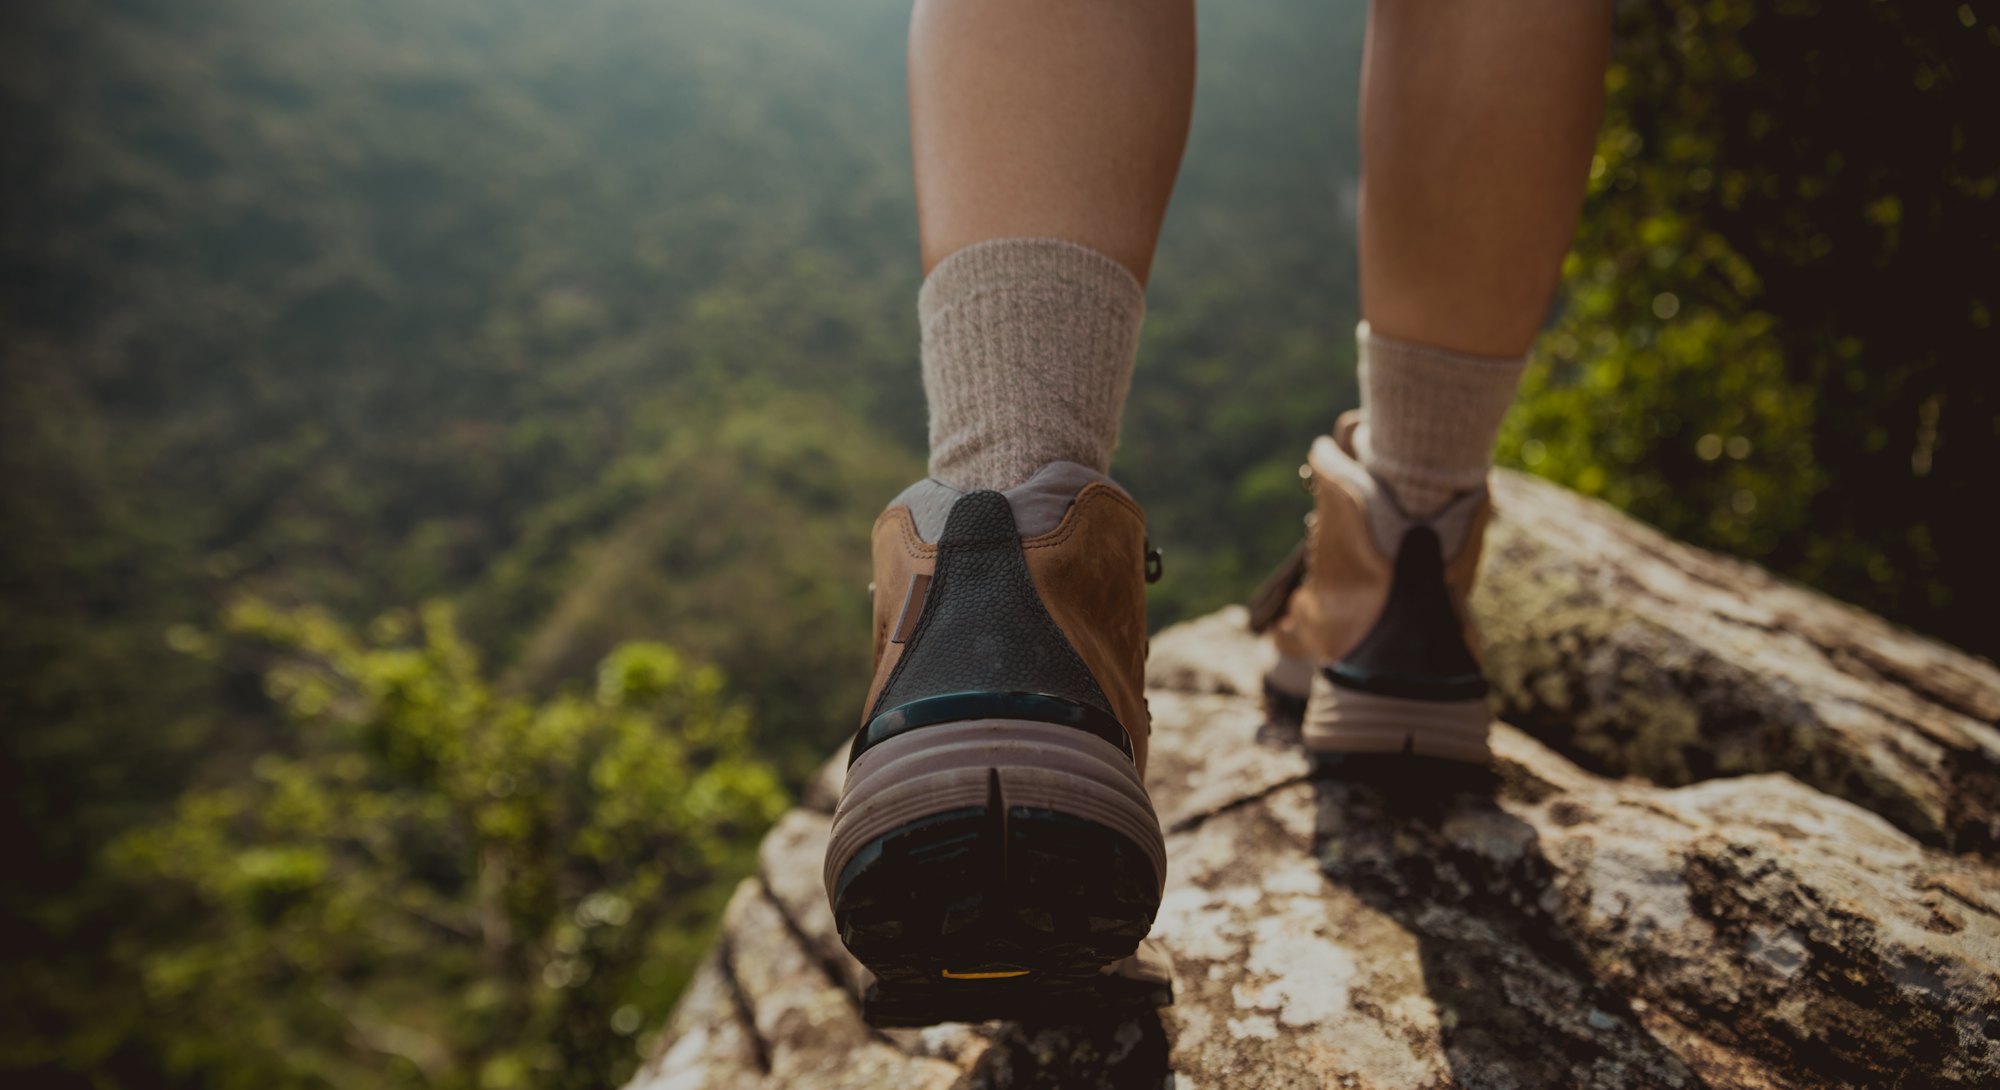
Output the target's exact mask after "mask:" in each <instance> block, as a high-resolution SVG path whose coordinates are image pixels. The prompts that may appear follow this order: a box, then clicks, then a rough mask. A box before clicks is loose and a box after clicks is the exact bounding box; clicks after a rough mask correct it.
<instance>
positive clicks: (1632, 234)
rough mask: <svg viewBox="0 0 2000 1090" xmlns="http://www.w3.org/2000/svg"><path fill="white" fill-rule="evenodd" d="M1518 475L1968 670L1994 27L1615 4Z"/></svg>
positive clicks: (1513, 453) (1993, 302)
mask: <svg viewBox="0 0 2000 1090" xmlns="http://www.w3.org/2000/svg"><path fill="white" fill-rule="evenodd" d="M1609 81H1610V87H1611V91H1612V94H1611V107H1610V116H1609V117H1608V119H1607V122H1606V125H1605V127H1604V131H1603V134H1602V137H1601V141H1600V145H1599V149H1598V154H1597V156H1596V159H1595V161H1594V163H1593V164H1592V168H1591V172H1592V197H1591V202H1590V206H1589V209H1588V210H1587V212H1586V214H1585V217H1584V222H1583V227H1582V231H1581V233H1580V236H1579V238H1578V240H1577V244H1576V247H1575V250H1574V252H1573V253H1572V254H1571V256H1570V258H1569V264H1568V269H1567V272H1568V276H1567V278H1566V292H1565V300H1564V307H1563V310H1562V312H1561V315H1560V318H1559V320H1558V322H1557V324H1556V326H1555V329H1554V330H1553V331H1552V334H1551V335H1550V336H1548V337H1545V338H1544V340H1543V342H1542V349H1541V352H1540V355H1539V358H1538V361H1537V367H1536V369H1535V371H1534V372H1533V373H1532V374H1531V375H1530V376H1529V378H1528V379H1527V382H1526V384H1525V389H1524V396H1523V397H1522V400H1521V405H1520V407H1519V409H1517V410H1516V412H1515V414H1514V416H1513V417H1512V420H1511V422H1510V428H1509V433H1508V435H1507V437H1506V441H1505V442H1504V444H1503V450H1504V452H1505V454H1506V455H1507V456H1508V457H1510V458H1512V459H1513V460H1515V461H1516V462H1517V464H1520V465H1523V466H1526V467H1527V468H1529V469H1531V470H1534V471H1535V472H1538V473H1541V474H1544V475H1547V476H1551V477H1554V478H1555V479H1557V480H1560V481H1562V482H1563V483H1565V484H1568V485H1570V486H1572V487H1575V488H1578V489H1581V490H1583V491H1585V492H1589V493H1593V494H1597V495H1602V496H1604V497H1606V498H1607V499H1610V500H1611V501H1612V502H1613V503H1616V504H1617V505H1619V506H1620V507H1623V508H1625V509H1626V510H1628V511H1630V512H1632V513H1633V514H1636V515H1638V516H1640V517H1642V518H1645V519H1647V520H1649V521H1651V522H1654V523H1656V524H1658V525H1660V526H1662V527H1663V528H1665V529H1666V530H1668V531H1669V532H1671V533H1674V534H1676V535H1678V536H1681V537H1685V538H1687V539H1689V540H1692V541H1695V542H1697V543H1700V544H1704V545H1709V546H1712V547H1717V548H1721V549H1725V550H1729V551H1732V552H1737V553H1741V554H1744V555H1747V556H1751V557H1754V558H1756V559H1758V560H1760V561H1762V562H1763V563H1765V564H1767V565H1769V566H1771V567H1773V568H1775V569H1777V570H1778V571H1780V572H1783V573H1785V574H1788V575H1791V576H1793V577H1795V578H1798V579H1801V580H1803V581H1805V582H1808V583H1812V584H1815V585H1817V586H1821V587H1824V588H1826V589H1828V590H1830V591H1832V592H1833V593H1835V594H1838V595H1840V596H1842V597H1845V598H1848V599H1850V600H1852V601H1856V602H1858V603H1860V604H1862V605H1864V606H1867V607H1869V608H1871V609H1873V610H1876V611H1878V612H1881V613H1883V614H1885V615H1887V616H1890V617H1893V618H1896V619H1899V620H1903V621H1906V622H1908V623H1911V624H1914V625H1917V626H1918V627H1920V628H1924V629H1927V630H1929V631H1932V632H1935V633H1937V634H1939V635H1941V636H1943V637H1945V638H1946V639H1949V640H1952V641H1955V642H1958V643H1961V644H1963V645H1965V646H1967V647H1969V648H1972V649H1974V650H1977V651H1982V652H1984V653H1986V654H1989V655H1990V654H1994V653H1996V652H2000V641H1996V640H1995V637H1994V635H1993V630H1992V626H1991V625H1989V624H1987V623H1986V622H1985V620H1984V618H1985V616H1986V615H1988V614H1989V613H1990V612H1991V610H1992V608H1993V607H1994V606H1996V605H2000V581H1996V580H1995V578H1994V575H1993V570H1992V563H1991V557H1990V553H1991V550H1990V549H1989V548H1988V547H1987V545H1986V540H1987V538H1988V536H1989V535H1988V533H1987V531H1986V530H1985V528H1984V524H1985V518H1986V513H1985V506H1986V505H1985V503H1984V502H1983V501H1984V499H1985V497H1986V496H1987V495H1988V494H1990V492H1991V484H1990V482H1989V481H1988V480H1987V477H1988V475H1989V474H1990V471H1991V467H1993V466H1995V465H2000V330H1996V328H1995V326H1994V309H1995V308H1996V306H2000V112H1996V111H1995V110H1994V109H1993V108H1992V104H1993V103H1994V102H2000V10H1996V9H1995V6H1994V5H1992V4H1990V3H1968V4H1961V5H1951V4H1895V3H1863V4H1827V3H1818V2H1809V0H1776V2H1767V3H1759V4H1723V3H1715V2H1705V0H1646V2H1643V3H1634V4H1630V5H1627V6H1626V7H1625V8H1624V9H1623V14H1622V17H1621V19H1620V21H1619V35H1618V49H1617V57H1616V61H1615V63H1614V65H1613V67H1612V69H1611V71H1610V73H1609Z"/></svg>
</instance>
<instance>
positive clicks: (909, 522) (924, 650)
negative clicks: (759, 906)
mask: <svg viewBox="0 0 2000 1090" xmlns="http://www.w3.org/2000/svg"><path fill="white" fill-rule="evenodd" d="M874 551H875V584H874V599H875V607H874V611H875V682H874V685H873V687H872V688H871V690H870V692H869V696H868V703H867V705H866V711H865V713H864V715H863V717H862V725H861V730H860V733H859V734H858V735H857V736H856V737H855V740H854V746H853V749H852V751H851V753H850V754H849V758H848V771H847V781H846V785H845V787H844V788H843V790H842V793H841V798H840V805H839V807H838V809H837V810H836V811H835V813H834V818H833V831H832V837H831V841H830V843H829V845H828V848H827V856H826V874H825V877H826V888H827V894H828V897H829V898H830V899H831V901H832V904H833V913H834V919H835V922H836V923H837V925H838V926H839V929H840V936H841V941H843V942H844V943H846V944H847V948H848V949H849V950H850V951H852V952H853V954H854V956H855V957H856V958H857V959H859V960H860V961H861V963H862V964H864V965H866V966H867V967H868V968H869V969H870V970H871V971H873V972H874V974H875V976H876V978H877V986H876V989H875V990H874V991H873V992H871V994H870V995H869V996H868V997H867V1002H866V1004H865V1006H866V1007H867V1008H868V1009H867V1010H866V1012H865V1013H867V1014H868V1016H869V1018H870V1020H871V1021H874V1022H876V1023H877V1024H925V1023H930V1022H938V1021H974V1020H983V1019H987V1018H1018V1017H1033V1016H1036V1015H1043V1016H1047V1015H1052V1014H1059V1013H1060V1012H1061V1010H1062V1007H1063V1004H1064V1003H1065V1002H1066V1001H1073V1002H1075V1003H1078V1004H1081V1005H1090V1006H1097V1005H1101V1004H1102V1002H1103V1001H1104V1000H1103V995H1104V994H1105V992H1104V988H1103V986H1102V983H1103V981H1104V980H1106V979H1108V978H1109V976H1110V975H1111V974H1106V973H1104V972H1103V970H1105V969H1106V967H1107V966H1111V965H1112V964H1113V963H1115V962H1118V961H1119V960H1120V959H1123V958H1126V957H1127V956H1128V955H1130V954H1132V952H1133V951H1134V949H1135V948H1136V947H1137V946H1138V944H1139V942H1140V940H1141V939H1143V938H1144V937H1145V936H1146V933H1147V931H1148V930H1149V929H1150V928H1151V926H1152V921H1153V914H1154V912H1155V911H1156V910H1157V909H1158V907H1159V903H1160V893H1161V890H1162V888H1163V886H1164V883H1165V879H1166V846H1165V841H1164V839H1163V838H1162V836H1161V833H1160V824H1159V819H1158V818H1157V817H1156V816H1155V814H1154V812H1153V807H1152V803H1151V802H1150V800H1149V799H1148V798H1147V795H1146V789H1145V786H1144V779H1143V774H1144V769H1145V764H1146V739H1147V734H1148V729H1149V726H1150V721H1149V719H1148V717H1147V712H1146V699H1145V691H1144V686H1145V657H1146V598H1145V583H1146V581H1147V577H1148V574H1149V570H1151V569H1152V567H1153V560H1154V559H1155V558H1152V557H1151V554H1150V550H1149V549H1148V547H1147V544H1146V530H1145V516H1144V514H1143V513H1142V512H1141V511H1140V509H1139V505H1138V504H1137V503H1136V502H1134V501H1133V500H1132V498H1131V497H1130V496H1128V495H1127V494H1126V493H1125V491H1124V490H1123V489H1121V488H1119V487H1118V486H1117V485H1116V484H1114V483H1112V482H1111V480H1110V478H1108V477H1105V476H1104V475H1103V474H1100V473H1096V472H1094V471H1092V470H1090V469H1087V468H1086V467H1083V466H1080V465H1076V464H1074V463H1070V462H1056V463H1053V464H1051V465H1048V466H1045V467H1044V468H1043V469H1042V470H1041V471H1040V472H1038V473H1036V474H1035V476H1034V477H1033V478H1031V479H1029V480H1028V481H1027V482H1025V483H1023V484H1021V485H1019V486H1017V487H1015V488H1012V489H1009V490H1008V491H1006V492H1004V493H1003V492H993V491H978V492H959V491H958V490H956V489H953V488H951V487H949V486H947V485H944V484H942V483H940V482H938V481H936V480H925V481H920V482H918V483H917V484H915V485H913V486H911V487H910V488H909V489H907V490H905V491H904V493H903V494H902V495H901V496H898V497H897V498H896V500H895V501H893V502H892V503H891V504H890V505H889V508H888V510H886V511H885V512H883V514H882V517H881V518H880V519H878V520H877V521H876V523H875V530H874Z"/></svg>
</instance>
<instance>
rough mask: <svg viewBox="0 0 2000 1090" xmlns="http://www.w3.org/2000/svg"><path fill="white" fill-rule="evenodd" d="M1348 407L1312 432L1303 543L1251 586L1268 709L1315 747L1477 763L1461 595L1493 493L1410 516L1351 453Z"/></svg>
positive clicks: (1475, 704)
mask: <svg viewBox="0 0 2000 1090" xmlns="http://www.w3.org/2000/svg"><path fill="white" fill-rule="evenodd" d="M1357 423H1359V414H1358V413H1352V412H1350V413H1347V414H1345V415H1344V416H1342V417H1341V419H1340V422H1339V423H1338V424H1337V425H1336V426H1335V428H1334V434H1333V435H1331V436H1321V437H1320V438H1319V439H1318V440H1317V441H1316V442H1314V443H1313V447H1312V453H1311V455H1310V457H1309V458H1308V461H1307V465H1306V470H1305V471H1306V472H1309V473H1310V477H1311V481H1312V492H1313V507H1314V511H1313V517H1312V519H1311V521H1310V522H1309V523H1308V525H1309V530H1308V532H1307V535H1306V540H1305V541H1304V542H1303V543H1302V544H1301V545H1300V547H1299V548H1298V549H1297V550H1295V551H1294V552H1293V554H1292V556H1291V558H1290V559H1288V560H1287V561H1286V563H1285V565H1284V566H1283V567H1281V568H1280V569H1279V571H1278V572H1277V573H1276V574H1275V575H1273V576H1272V578H1271V579H1270V580H1269V581H1267V582H1266V583H1265V585H1264V588H1263V590H1261V591H1260V592H1259V593H1258V597H1257V600H1256V602H1255V603H1254V604H1253V606H1252V608H1251V628H1252V629H1253V630H1254V631H1257V632H1269V633H1270V634H1271V639H1272V642H1273V643H1275V644H1276V645H1277V649H1278V664H1277V665H1276V666H1274V667H1273V668H1272V669H1271V671H1270V672H1269V673H1268V674H1267V675H1266V676H1265V679H1264V686H1265V694H1266V697H1267V699H1268V700H1269V702H1270V704H1271V708H1272V711H1273V713H1274V714H1277V715H1281V716H1282V715H1286V714H1288V713H1289V714H1290V715H1294V716H1298V717H1300V718H1301V719H1302V723H1303V733H1304V736H1305V744H1306V748H1307V749H1309V750H1311V751H1312V752H1313V753H1314V754H1316V755H1322V756H1338V755H1345V754H1358V753H1411V754H1415V755H1418V756H1428V757H1445V758H1450V759H1453V760H1459V761H1472V762H1484V761H1485V760H1486V758H1487V755H1488V749H1487V741H1486V734H1487V726H1488V724H1489V722H1490V716H1489V714H1488V712H1487V707H1486V679H1485V677H1484V676H1483V675H1482V674H1481V673H1480V667H1479V657H1478V655H1479V633H1478V630H1477V629H1476V627H1475V626H1474V623H1473V620H1472V616H1471V613H1470V612H1469V611H1468V610H1467V608H1466V597H1467V595H1469V594H1470V593H1471V590H1472V583H1473V579H1474V577H1475V575H1476V574H1477V572H1478V568H1479V550H1480V545H1481V542H1482V540H1483V538H1484V535H1485V530H1486V520H1487V517H1488V515H1489V514H1490V512H1491V510H1492V503H1491V501H1490V500H1489V498H1488V496H1487V491H1486V489H1484V488H1481V489H1478V490H1477V491H1474V492H1468V493H1466V494H1464V495H1462V496H1459V497H1458V498H1456V499H1454V500H1453V501H1452V502H1451V503H1450V504H1449V505H1448V506H1446V507H1445V508H1444V510H1442V511H1439V512H1438V513H1437V514H1435V515H1432V516H1431V517H1429V518H1425V519H1413V518H1411V517H1409V516H1408V515H1406V514H1404V513H1403V511H1402V509H1401V508H1400V507H1398V506H1397V505H1396V499H1395V496H1394V495H1393V494H1392V493H1391V492H1390V491H1389V489H1388V488H1387V487H1386V486H1384V485H1383V484H1382V483H1381V482H1380V481H1378V480H1376V479H1375V477H1374V476H1373V475H1372V474H1370V473H1369V472H1368V471H1367V469H1365V468H1363V467H1362V465H1361V463H1360V462H1358V461H1356V460H1355V457H1354V447H1353V435H1354V428H1355V426H1356V424H1357Z"/></svg>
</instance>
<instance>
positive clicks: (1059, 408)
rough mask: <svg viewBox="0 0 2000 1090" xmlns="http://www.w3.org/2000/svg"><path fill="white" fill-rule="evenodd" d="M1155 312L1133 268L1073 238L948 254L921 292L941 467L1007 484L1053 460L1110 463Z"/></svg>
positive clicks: (927, 389)
mask: <svg viewBox="0 0 2000 1090" xmlns="http://www.w3.org/2000/svg"><path fill="white" fill-rule="evenodd" d="M1145 312H1146V293H1145V289H1143V288H1141V287H1140V286H1139V281H1138V280H1136V279H1134V278H1133V276H1132V274H1131V273H1130V272H1128V271H1126V269H1125V267H1124V266H1123V265H1120V264H1119V263H1118V262H1116V261H1114V260H1112V259H1111V258H1109V257H1106V256H1105V255H1104V254H1101V253H1099V252H1097V251H1096V250H1093V249H1091V248H1089V247H1088V246H1080V245H1078V244H1076V243H1074V242H1065V241H1062V240H1061V239H1052V238H1006V239H994V240H992V241H988V242H980V243H975V244H974V245H971V246H967V247H966V248H964V249H962V250H959V251H958V252H956V253H954V254H952V255H950V256H949V257H946V258H945V259H944V260H943V261H940V262H938V263H937V266H936V267H935V268H933V269H932V270H931V273H930V275H929V276H928V277H926V278H925V279H924V286H923V290H922V292H920V293H919V295H918V297H917V313H918V317H919V319H920V320H921V322H922V325H923V369H924V396H925V398H926V399H927V400H928V401H929V403H930V438H931V469H930V471H931V476H933V477H936V478H937V479H939V480H941V481H944V482H945V483H946V484H950V485H953V486H955V487H958V488H964V489H977V488H992V489H1006V488H1012V487H1013V486H1015V485H1017V484H1020V483H1021V482H1022V481H1025V480H1027V479H1028V478H1029V477H1031V476H1033V475H1034V472H1035V471H1036V470H1038V469H1040V468H1041V467H1043V466H1045V465H1047V464H1048V463H1050V462H1056V461H1070V462H1079V463H1082V464H1083V465H1086V466H1089V467H1090V468H1092V469H1095V470H1097V471H1098V472H1100V473H1102V472H1105V471H1106V470H1108V469H1110V467H1111V450H1112V448H1113V447H1114V446H1116V445H1117V443H1118V417H1119V414H1120V413H1121V412H1122V411H1123V410H1124V407H1125V395H1126V393H1127V391H1129V390H1130V389H1131V386H1132V362H1133V359H1134V357H1135V356H1136V354H1137V352H1138V346H1139V323H1140V320H1141V319H1142V318H1143V317H1144V316H1145Z"/></svg>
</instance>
